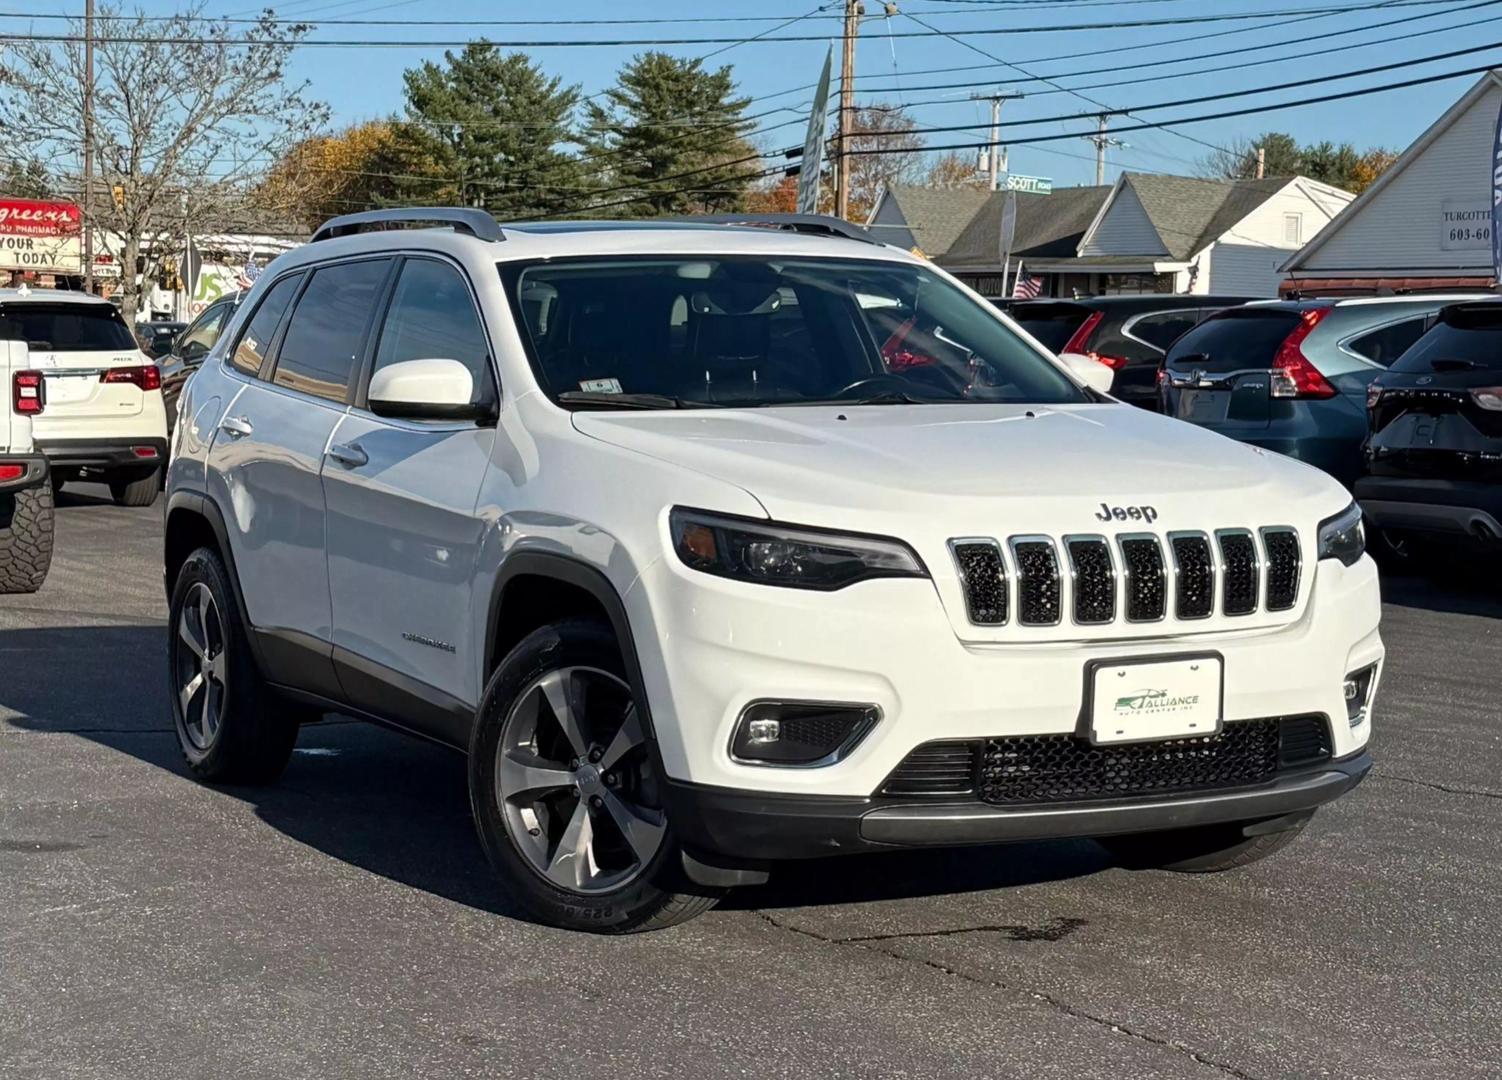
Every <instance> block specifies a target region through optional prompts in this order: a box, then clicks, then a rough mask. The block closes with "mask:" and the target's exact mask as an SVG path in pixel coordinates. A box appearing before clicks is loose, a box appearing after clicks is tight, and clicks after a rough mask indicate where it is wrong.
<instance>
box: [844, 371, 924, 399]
mask: <svg viewBox="0 0 1502 1080" xmlns="http://www.w3.org/2000/svg"><path fill="white" fill-rule="evenodd" d="M873 389H874V390H895V391H898V392H900V393H904V394H906V393H908V392H910V391H911V389H912V383H910V382H909V381H908V380H907V379H905V378H903V377H902V376H901V375H890V374H883V375H867V376H866V377H865V378H863V379H856V380H855V382H853V383H851V384H850V385H849V386H846V387H844V388H842V389H841V390H840V391H839V392H838V393H837V394H835V397H837V398H842V397H844V396H845V395H846V394H853V393H855V391H857V390H861V391H865V390H873Z"/></svg>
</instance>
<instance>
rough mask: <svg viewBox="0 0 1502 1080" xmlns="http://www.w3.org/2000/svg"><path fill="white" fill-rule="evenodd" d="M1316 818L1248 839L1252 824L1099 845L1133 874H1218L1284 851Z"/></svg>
mask: <svg viewBox="0 0 1502 1080" xmlns="http://www.w3.org/2000/svg"><path fill="white" fill-rule="evenodd" d="M1313 816H1314V815H1313V813H1311V814H1310V815H1309V817H1306V818H1303V819H1302V820H1300V821H1298V822H1297V823H1295V824H1294V825H1293V826H1292V827H1290V828H1287V829H1284V830H1282V831H1281V832H1274V833H1263V834H1261V835H1258V836H1247V835H1246V834H1245V833H1243V832H1242V829H1243V827H1244V826H1246V825H1247V824H1250V823H1249V822H1232V823H1230V824H1227V825H1206V826H1202V827H1201V828H1197V829H1175V830H1173V831H1171V832H1155V833H1131V834H1129V835H1126V836H1103V837H1100V838H1099V840H1098V841H1097V843H1099V844H1100V845H1101V846H1102V847H1104V848H1105V849H1106V850H1107V851H1109V852H1110V853H1111V854H1112V856H1114V857H1115V859H1116V861H1117V862H1118V863H1120V864H1121V865H1122V866H1124V867H1126V868H1127V869H1129V870H1173V871H1176V872H1178V873H1181V874H1218V873H1220V872H1221V871H1223V870H1235V869H1237V868H1238V867H1242V866H1250V865H1251V864H1252V863H1254V862H1258V861H1259V860H1261V859H1265V858H1267V857H1268V856H1269V855H1273V854H1275V853H1277V852H1279V851H1282V850H1283V849H1284V848H1286V847H1287V846H1288V845H1289V844H1291V843H1293V842H1294V841H1295V840H1297V839H1298V838H1299V834H1300V833H1302V832H1303V831H1304V828H1305V826H1307V825H1308V824H1309V820H1310V818H1312V817H1313Z"/></svg>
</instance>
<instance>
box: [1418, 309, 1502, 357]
mask: <svg viewBox="0 0 1502 1080" xmlns="http://www.w3.org/2000/svg"><path fill="white" fill-rule="evenodd" d="M1450 365H1453V366H1454V367H1455V368H1458V369H1464V370H1474V369H1485V370H1492V369H1502V303H1495V304H1493V303H1488V304H1467V305H1465V306H1464V307H1459V308H1450V309H1449V310H1447V311H1445V312H1444V313H1443V314H1442V315H1441V316H1440V321H1439V322H1437V323H1435V324H1434V326H1433V327H1431V328H1430V329H1429V331H1428V333H1426V334H1425V335H1424V336H1423V337H1421V338H1419V339H1418V341H1416V342H1414V344H1413V346H1412V347H1411V348H1410V349H1409V350H1408V351H1407V352H1405V353H1404V354H1403V355H1402V356H1401V357H1399V358H1398V361H1397V363H1395V364H1393V366H1392V370H1393V371H1417V372H1429V371H1434V370H1437V369H1441V368H1444V367H1446V366H1450Z"/></svg>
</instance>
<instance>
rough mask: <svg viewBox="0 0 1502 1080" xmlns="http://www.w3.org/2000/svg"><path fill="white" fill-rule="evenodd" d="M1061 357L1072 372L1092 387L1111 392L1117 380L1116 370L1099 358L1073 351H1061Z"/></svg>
mask: <svg viewBox="0 0 1502 1080" xmlns="http://www.w3.org/2000/svg"><path fill="white" fill-rule="evenodd" d="M1059 359H1060V360H1061V361H1062V362H1063V364H1064V366H1065V367H1066V368H1068V369H1069V372H1070V374H1072V375H1073V376H1074V377H1075V378H1077V379H1079V380H1080V382H1082V383H1084V384H1085V385H1086V386H1088V387H1089V388H1090V389H1092V390H1095V391H1097V392H1099V393H1102V394H1109V393H1110V392H1111V384H1112V383H1114V382H1115V381H1116V372H1115V371H1113V370H1112V369H1111V368H1108V367H1106V365H1105V364H1102V363H1101V362H1100V361H1099V360H1092V359H1090V357H1088V356H1086V355H1085V354H1084V353H1072V352H1067V353H1060V354H1059Z"/></svg>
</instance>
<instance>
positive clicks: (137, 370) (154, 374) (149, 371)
mask: <svg viewBox="0 0 1502 1080" xmlns="http://www.w3.org/2000/svg"><path fill="white" fill-rule="evenodd" d="M99 381H100V382H106V383H130V384H131V385H132V386H139V387H140V388H141V389H142V390H160V389H161V388H162V369H161V368H159V367H157V366H156V365H155V364H135V365H132V366H130V367H117V368H110V369H109V370H108V371H106V372H105V373H104V374H103V375H101V376H100V377H99Z"/></svg>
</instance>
